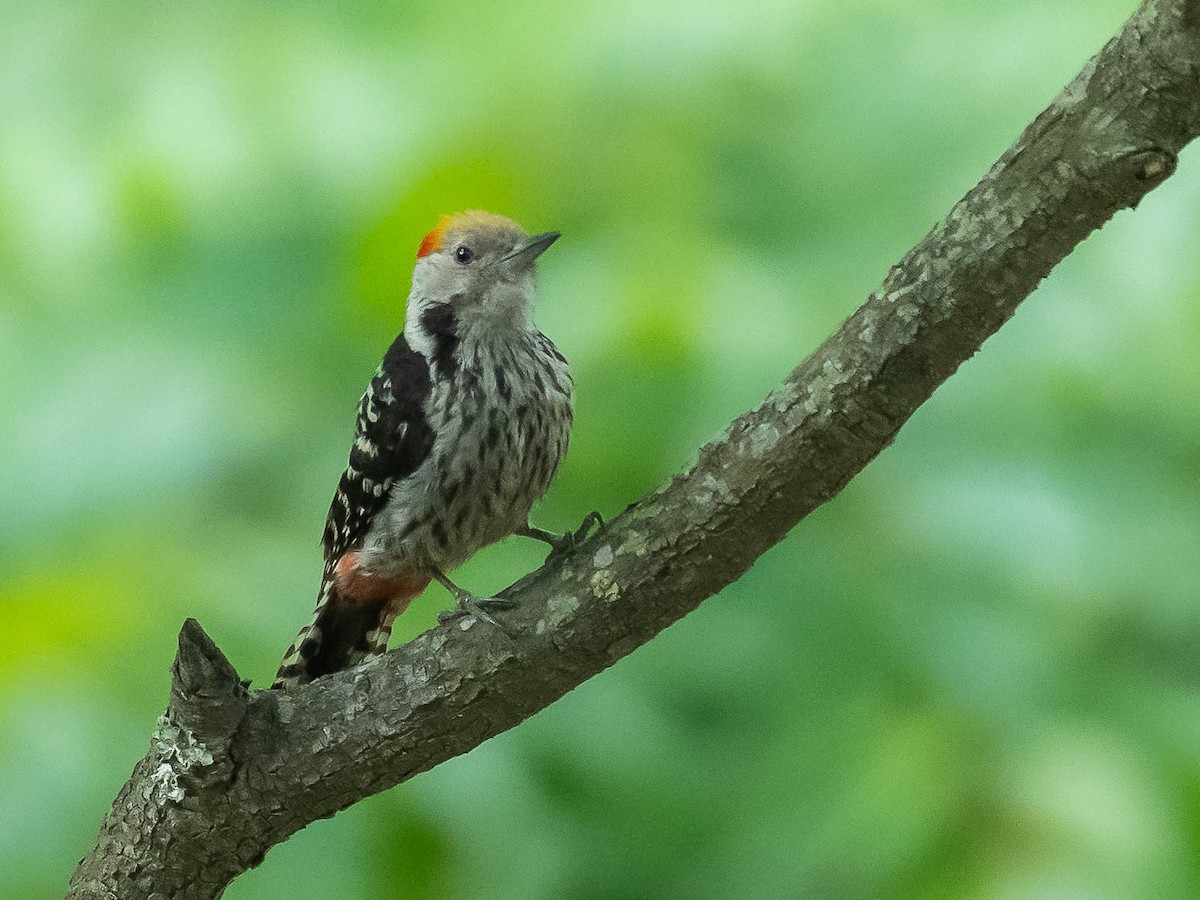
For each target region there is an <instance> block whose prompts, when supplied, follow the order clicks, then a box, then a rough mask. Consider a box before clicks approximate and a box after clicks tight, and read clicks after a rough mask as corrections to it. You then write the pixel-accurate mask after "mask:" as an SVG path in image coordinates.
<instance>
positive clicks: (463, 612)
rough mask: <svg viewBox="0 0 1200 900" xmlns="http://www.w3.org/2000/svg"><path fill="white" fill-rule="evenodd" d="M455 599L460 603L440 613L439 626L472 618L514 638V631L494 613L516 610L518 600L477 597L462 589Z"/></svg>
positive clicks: (456, 593)
mask: <svg viewBox="0 0 1200 900" xmlns="http://www.w3.org/2000/svg"><path fill="white" fill-rule="evenodd" d="M454 599H455V600H457V601H458V603H457V605H456V606H455V607H454V608H453V609H447V610H443V611H442V612H440V613H438V624H439V625H445V624H446V623H447V622H453V621H455V620H456V619H461V618H463V617H464V616H472V617H474V618H476V619H479V620H480V621H482V622H487V623H488V624H489V625H491V626H493V627H495V628H498V629H500V630H501V631H503V632H504V633H505V634H507V635H508V636H509V637H512V636H513V633H512V631H511V630H509V629H508V628H506V627H505V626H504V625H502V624H501V623H500V621H499V620H498V619H496V618H495V617H494V616H492V613H493V612H502V611H504V610H509V609H514V608H516V605H517V601H516V600H511V599H509V598H507V597H476V596H475V595H474V594H472V593H471V592H470V591H465V590H463V589H462V588H459V589H458V590H457V591H456V592H455V593H454Z"/></svg>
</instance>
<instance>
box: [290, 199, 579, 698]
mask: <svg viewBox="0 0 1200 900" xmlns="http://www.w3.org/2000/svg"><path fill="white" fill-rule="evenodd" d="M558 236H559V235H558V232H555V231H549V232H546V233H544V234H536V235H533V236H532V237H531V236H529V235H528V234H527V233H526V232H525V230H524V229H522V228H521V226H520V225H518V224H517V223H516V222H514V221H512V220H511V219H508V218H505V217H504V216H499V215H495V214H492V213H485V212H480V211H471V212H465V213H460V214H457V215H448V216H443V217H442V218H441V220H440V221H439V222H438V224H437V227H435V228H434V229H433V230H432V231H430V232H429V234H427V235H426V236H425V239H424V240H423V241H422V242H421V246H420V248H419V249H418V251H417V263H416V267H415V269H414V270H413V279H412V291H411V293H410V294H409V297H408V307H407V310H406V312H405V319H404V330H403V331H402V332H401V333H400V334H399V335H398V336H397V337H396V339H395V341H394V342H393V343H392V345H391V347H389V348H388V351H387V353H386V354H385V355H384V357H383V362H382V364H381V365H380V366H379V368H378V369H377V370H376V372H375V375H374V377H373V378H372V379H371V382H370V384H369V385H368V386H367V389H366V392H365V393H364V394H363V396H362V400H361V401H360V403H359V406H358V416H357V419H356V422H355V436H354V443H353V445H352V446H351V448H350V459H349V463H348V465H347V466H346V470H345V472H344V473H343V474H342V477H341V481H340V482H339V484H338V487H337V490H336V491H335V492H334V495H333V502H332V504H331V505H330V507H329V515H328V517H327V519H326V522H325V531H324V535H323V538H322V546H323V549H324V554H325V569H324V573H323V575H322V578H321V586H320V590H319V591H318V594H317V607H316V612H315V613H314V616H313V620H312V622H311V624H309V625H306V626H305V627H304V628H302V629H300V634H299V636H298V637H297V638H296V641H295V643H293V644H292V646H291V647H289V648H288V651H287V653H286V655H285V656H284V659H283V663H282V664H281V666H280V668H279V672H278V673H277V674H276V676H275V682H274V684H272V687H274V688H286V687H291V686H293V685H297V684H303V683H305V682H308V681H311V680H312V679H314V678H317V677H319V676H321V675H325V674H327V673H330V672H336V671H339V670H341V669H345V668H348V667H349V666H352V665H354V664H356V663H357V662H359V661H360V660H361V659H362V658H363V657H365V656H367V655H368V654H377V653H382V652H384V650H386V649H387V642H388V638H389V637H390V636H391V631H392V621H393V620H394V619H395V618H396V616H398V615H399V614H400V613H402V612H403V611H404V610H405V608H406V607H407V606H408V604H409V603H410V602H411V601H412V600H413V598H415V597H416V596H417V595H418V594H420V593H421V591H423V590H424V589H425V587H426V586H427V585H428V584H429V582H430V581H438V582H440V583H441V584H443V585H444V586H445V587H446V588H447V589H448V590H449V591H450V593H451V595H452V596H453V597H454V598H455V600H456V601H457V603H458V608H459V610H460V611H461V612H462V613H463V614H472V615H474V616H476V617H477V618H480V619H483V620H484V621H486V622H489V623H491V624H493V625H497V624H498V623H497V622H496V620H495V619H494V618H493V617H492V615H491V613H492V612H495V611H497V610H499V609H504V608H507V607H508V606H509V605H510V604H509V602H507V601H500V600H496V599H481V598H478V597H476V596H475V595H473V594H471V593H470V592H468V591H466V590H464V589H462V588H460V587H458V586H457V585H456V584H454V583H453V582H451V581H450V579H449V578H448V577H447V575H446V573H447V572H449V571H451V570H453V569H454V568H456V567H457V566H459V565H461V564H462V563H463V562H465V561H466V560H467V559H468V558H469V557H470V556H471V555H472V554H474V553H475V552H476V551H477V550H479V549H480V548H481V547H485V546H487V545H488V544H491V543H494V542H495V541H498V540H500V539H501V538H504V537H507V536H508V535H510V534H521V535H525V536H527V537H532V538H537V539H538V540H542V541H546V542H547V543H549V544H550V545H551V546H552V547H553V548H555V549H556V550H561V549H563V548H564V547H566V546H567V545H569V544H570V543H572V542H573V540H574V539H575V538H578V537H579V536H580V534H582V533H586V531H587V529H588V528H590V526H591V525H592V524H594V522H595V521H598V519H599V517H598V516H595V514H592V515H589V517H588V519H587V520H585V522H584V526H583V528H582V529H580V532H577V533H576V535H574V536H572V535H571V534H567V535H566V536H564V537H562V538H558V537H556V536H555V535H552V534H551V533H549V532H546V531H543V530H541V529H538V528H534V527H533V526H531V525H530V524H529V511H530V508H531V507H532V505H533V504H534V502H535V501H537V500H538V499H540V498H541V497H542V495H543V494H545V492H546V490H547V488H549V487H550V483H551V481H552V480H553V479H554V475H555V473H556V472H557V470H558V465H559V463H560V462H562V459H563V456H564V455H565V454H566V452H567V444H568V441H569V439H570V434H571V423H572V417H573V393H572V380H571V370H570V368H569V367H568V365H567V361H566V359H565V358H564V357H563V355H562V354H561V353H560V352H559V351H558V348H557V347H555V346H554V343H553V342H552V341H551V340H550V339H549V338H548V337H546V336H545V335H544V334H542V333H541V332H540V331H538V329H537V328H536V327H535V326H534V324H533V300H534V294H535V292H536V271H535V265H534V264H535V261H536V260H537V258H538V257H539V256H540V255H541V254H542V253H543V252H545V250H546V249H547V248H548V247H549V246H550V245H551V244H553V243H554V242H555V241H556V240H557V239H558ZM593 517H594V518H593Z"/></svg>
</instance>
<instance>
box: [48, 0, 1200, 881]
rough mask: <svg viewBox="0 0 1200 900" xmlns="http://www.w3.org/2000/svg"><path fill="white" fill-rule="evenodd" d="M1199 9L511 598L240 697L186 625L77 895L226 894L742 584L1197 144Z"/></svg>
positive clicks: (1091, 91) (1123, 35)
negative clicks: (327, 671) (494, 621)
mask: <svg viewBox="0 0 1200 900" xmlns="http://www.w3.org/2000/svg"><path fill="white" fill-rule="evenodd" d="M1198 60H1200V0H1146V2H1144V3H1143V4H1142V5H1141V6H1140V7H1139V9H1138V10H1137V12H1136V13H1135V14H1134V16H1133V18H1131V19H1130V20H1129V22H1127V23H1126V25H1125V26H1124V28H1123V29H1122V30H1121V32H1120V33H1119V34H1118V35H1117V36H1116V37H1115V38H1113V40H1112V41H1110V42H1109V43H1108V45H1107V46H1106V47H1105V48H1104V49H1103V50H1102V51H1101V52H1100V53H1099V54H1098V55H1097V56H1096V57H1095V58H1093V59H1092V60H1091V61H1089V62H1088V63H1087V65H1086V66H1085V67H1084V69H1083V71H1082V72H1081V73H1080V74H1079V75H1078V77H1076V79H1075V80H1074V81H1073V82H1072V83H1071V84H1070V85H1069V86H1068V87H1067V88H1066V89H1065V90H1064V91H1063V92H1062V93H1061V94H1060V95H1059V96H1058V97H1057V98H1056V99H1055V101H1054V102H1053V103H1052V104H1051V105H1050V107H1049V108H1048V109H1047V110H1046V111H1045V112H1043V113H1042V114H1041V115H1040V116H1038V118H1037V119H1036V120H1035V121H1034V122H1033V124H1031V125H1030V126H1029V127H1028V128H1027V129H1026V131H1025V133H1024V134H1023V135H1021V137H1020V138H1019V139H1018V140H1017V142H1016V143H1015V144H1014V145H1013V146H1012V147H1011V148H1010V149H1009V150H1008V151H1007V152H1006V153H1005V154H1004V155H1003V156H1002V157H1001V158H1000V160H999V161H998V162H997V163H996V164H995V165H994V166H993V167H992V169H991V171H990V172H988V174H987V175H986V176H985V177H984V179H983V180H982V181H981V182H980V183H979V184H978V185H977V186H976V187H975V188H974V189H973V190H971V191H970V193H968V194H967V195H966V196H965V197H964V198H963V199H962V200H960V201H959V202H958V204H957V205H955V207H954V208H953V209H952V210H951V211H950V213H949V215H947V216H946V218H945V219H944V220H943V221H942V222H940V223H939V224H938V225H937V226H935V227H934V228H933V230H932V231H930V233H929V234H928V235H926V237H925V238H924V239H923V240H922V241H921V242H920V243H919V244H918V245H917V246H916V247H914V248H913V249H912V250H911V251H910V252H909V253H908V254H907V255H906V256H905V257H904V259H902V260H901V261H900V262H899V263H898V264H897V265H895V266H894V267H893V268H892V269H891V271H890V272H889V273H888V276H887V278H886V279H885V280H884V282H883V284H882V286H881V287H880V288H879V289H878V290H877V291H876V292H875V293H874V294H872V295H871V297H870V298H869V299H868V300H867V302H866V303H865V304H864V305H863V306H862V307H861V308H860V309H859V310H858V311H857V312H855V313H854V315H852V316H851V317H850V318H849V319H847V320H846V322H845V323H843V324H842V326H841V327H840V328H839V329H838V330H837V332H836V333H834V334H833V335H832V336H831V337H830V338H829V339H828V340H826V341H825V343H824V344H822V345H821V347H820V348H819V349H818V350H817V351H816V352H814V353H813V354H812V355H811V356H810V357H809V358H808V359H806V360H805V361H804V362H803V363H801V364H800V366H799V367H798V368H797V369H796V370H795V371H794V372H792V373H791V375H789V376H788V378H787V379H786V380H785V381H784V383H783V384H782V385H780V386H779V387H778V388H776V389H775V390H774V391H773V392H772V393H771V394H770V395H769V396H768V397H767V398H766V400H765V401H764V402H763V404H762V405H761V406H759V407H758V408H757V409H755V410H752V411H751V412H749V413H747V414H745V415H743V416H741V417H740V418H738V419H737V420H736V421H734V422H733V423H732V424H731V425H730V426H729V427H728V428H727V429H726V431H725V433H724V434H723V435H722V436H721V437H720V438H719V439H718V440H715V441H713V442H712V443H710V444H708V445H707V446H705V447H703V448H702V449H701V450H700V453H699V457H698V459H697V461H696V463H695V464H694V465H693V466H692V467H691V468H690V469H689V470H688V471H686V472H685V473H683V474H680V475H677V476H676V477H675V478H673V479H672V480H671V482H670V483H669V484H668V485H666V486H664V487H663V488H661V489H660V490H658V491H657V492H656V493H654V494H652V495H651V496H649V497H646V498H645V499H643V500H641V501H639V502H638V503H636V504H634V505H632V506H631V507H629V508H628V509H627V510H626V511H625V512H624V513H623V514H622V515H621V516H619V517H618V518H617V519H616V520H615V521H614V522H613V523H612V524H611V525H610V526H609V527H608V528H606V529H604V530H603V531H602V532H600V533H599V534H597V535H594V536H593V537H592V538H590V539H589V540H588V541H587V542H586V543H584V544H583V545H582V546H581V547H580V548H579V549H578V550H577V551H576V552H575V553H574V554H572V555H569V556H566V557H564V558H561V559H556V560H555V561H553V562H551V563H548V564H547V565H546V566H544V567H543V568H542V569H540V570H539V571H537V572H535V573H533V574H532V575H530V576H528V577H526V578H524V579H522V580H521V581H520V582H519V583H518V584H516V585H514V586H513V587H512V588H510V589H509V590H508V591H506V592H505V593H506V595H507V596H511V597H514V598H519V600H520V605H519V606H518V608H517V609H516V610H515V611H514V612H512V613H508V614H505V621H506V625H507V627H509V628H510V629H511V630H512V631H513V633H514V636H513V637H511V638H510V637H508V636H506V635H504V634H502V633H500V632H498V631H496V630H495V629H492V628H488V627H486V626H483V625H481V624H479V623H475V622H474V621H473V620H470V619H467V620H463V621H461V622H458V623H454V624H449V625H442V626H440V627H438V628H435V629H434V630H432V631H429V632H426V633H425V634H423V635H421V636H420V637H418V638H416V639H415V640H413V641H411V642H410V643H408V644H407V645H405V646H403V647H400V648H398V649H397V650H394V651H392V652H390V653H388V654H387V655H385V656H383V657H380V658H378V659H376V660H373V661H371V662H369V663H367V664H366V665H364V666H361V667H359V668H356V669H353V670H351V671H347V672H342V673H339V674H337V675H334V676H332V677H329V678H324V679H320V680H318V681H317V682H314V683H313V684H310V685H307V686H304V687H301V688H298V689H295V690H290V691H285V692H257V693H254V694H248V693H247V692H246V690H245V689H244V687H243V686H242V684H241V682H240V681H239V679H238V677H237V674H236V672H235V671H234V670H233V668H232V666H230V664H229V662H228V661H227V660H226V659H225V657H224V656H223V655H222V654H221V652H220V650H219V649H217V647H216V645H215V644H214V643H213V642H212V641H211V640H210V639H209V638H208V636H207V635H206V634H205V633H204V631H203V630H202V629H201V628H200V626H199V625H197V624H196V623H195V622H194V621H193V620H188V622H186V623H185V624H184V627H183V630H182V632H181V633H180V636H179V642H180V643H179V655H178V657H177V659H176V662H175V666H174V670H173V673H174V675H173V681H172V687H171V697H170V705H169V708H168V710H167V713H166V715H165V716H163V717H162V718H161V719H160V721H159V727H158V729H157V730H156V731H155V734H154V736H153V739H152V742H151V749H150V752H149V753H148V754H147V755H146V757H145V758H144V759H142V760H141V761H140V762H139V763H138V764H137V766H136V768H135V769H134V771H133V775H132V776H131V777H130V779H129V781H128V782H127V783H126V784H125V786H124V787H123V788H122V789H121V792H120V794H119V795H118V796H117V799H116V801H115V803H114V804H113V809H112V811H111V812H110V813H109V815H108V817H107V818H106V819H105V821H104V824H103V826H102V828H101V831H100V836H99V838H98V840H97V843H96V846H95V848H94V849H93V850H92V852H91V853H90V854H89V855H88V856H87V857H85V858H84V859H83V860H82V861H81V862H80V864H79V868H78V869H77V871H76V872H75V875H74V877H73V879H72V882H71V896H72V897H105V898H115V897H121V898H136V897H151V896H159V895H161V896H172V897H215V896H218V895H219V894H220V893H221V891H222V890H223V889H224V887H225V886H226V885H227V884H228V883H229V882H230V881H231V880H232V879H233V878H235V877H236V876H237V875H238V874H240V873H241V872H243V871H245V870H246V869H247V868H249V867H251V866H254V865H255V864H257V863H258V861H260V860H261V859H262V856H263V854H264V853H266V851H267V850H268V849H269V848H270V847H272V846H273V845H275V844H277V843H279V842H280V841H283V840H286V839H287V838H288V836H289V835H291V834H293V833H294V832H296V831H297V830H299V829H300V828H303V827H304V826H305V825H307V824H308V823H309V822H312V821H314V820H315V819H318V818H322V817H326V816H330V815H332V814H333V813H335V812H337V811H338V810H340V809H344V808H346V807H347V806H350V805H351V804H353V803H355V802H357V801H358V800H361V799H362V798H364V797H366V796H369V795H370V794H373V793H376V792H378V791H381V790H384V789H386V788H389V787H391V786H393V785H395V784H398V783H400V782H402V781H404V780H406V779H408V778H411V777H412V776H413V775H415V774H417V773H419V772H423V771H425V770H427V769H429V768H432V767H433V766H436V765H437V764H439V763H441V762H443V761H445V760H447V759H450V758H451V757H454V756H457V755H458V754H460V753H464V752H466V751H467V750H470V749H471V748H473V747H475V746H477V745H478V744H479V743H481V742H482V741H484V740H486V739H487V738H489V737H491V736H492V735H495V734H498V733H499V732H501V731H504V730H506V729H508V728H512V727H513V726H514V725H516V724H517V723H519V722H521V721H522V720H523V719H525V718H526V717H528V716H530V715H532V714H533V713H534V712H537V711H538V710H540V709H542V708H543V707H545V706H547V705H548V704H550V703H552V702H554V701H555V700H556V699H558V698H559V697H561V696H562V695H563V694H565V693H566V692H567V691H569V690H571V689H572V688H573V687H575V686H576V685H578V684H580V683H581V682H582V681H584V680H585V679H587V678H590V677H591V676H592V675H595V674H596V673H598V672H600V671H601V670H602V669H604V668H606V667H607V666H609V665H611V664H612V663H613V662H614V661H615V660H617V659H620V658H621V657H622V656H624V655H626V654H627V653H630V652H631V651H632V650H634V649H635V648H636V647H638V646H640V645H641V644H643V643H645V642H646V641H648V640H650V639H651V638H652V637H654V636H655V635H656V634H658V633H659V632H660V631H661V630H662V629H664V628H665V627H666V626H667V625H669V624H671V623H672V622H674V621H675V620H677V619H679V618H680V617H682V616H683V615H685V614H687V613H688V612H690V611H691V610H692V609H694V608H695V607H696V606H697V605H698V604H699V603H700V602H701V601H702V600H703V599H704V598H706V597H709V596H711V595H712V594H714V593H716V592H717V591H719V590H720V589H721V588H723V587H724V586H725V585H727V584H729V583H730V582H732V581H734V580H735V579H737V578H738V577H740V576H741V575H742V573H743V572H745V571H746V569H748V568H749V567H750V565H751V564H752V563H753V562H754V560H755V559H757V558H758V556H759V555H761V554H762V553H763V552H764V551H765V550H766V549H767V548H769V547H770V546H772V545H773V544H775V543H776V542H777V541H779V540H780V539H781V538H782V537H783V536H784V535H785V534H786V533H787V532H788V530H789V529H791V528H792V527H793V526H794V525H795V524H796V523H797V522H798V521H799V520H800V519H802V518H803V517H804V516H805V515H806V514H807V513H809V512H810V511H812V510H813V509H814V508H815V507H817V506H818V505H820V504H822V503H824V502H825V501H827V500H829V499H830V498H831V497H833V496H834V495H836V494H837V493H838V491H840V490H841V489H842V487H844V486H845V484H846V483H847V482H848V481H849V480H850V479H851V478H852V477H853V476H854V475H855V474H857V473H858V472H859V471H860V470H861V469H862V468H863V467H864V466H865V465H866V464H867V463H868V462H869V461H870V460H871V459H872V458H874V457H875V455H876V454H878V453H879V452H880V451H881V450H883V448H884V447H886V446H887V445H888V444H889V443H890V442H891V441H892V439H893V438H894V437H895V435H896V432H897V431H898V430H899V428H900V427H901V425H903V424H904V422H905V421H906V420H907V419H908V417H909V416H910V415H912V413H913V412H914V411H915V410H916V409H917V407H918V406H919V405H920V404H921V403H923V402H924V401H925V400H926V399H927V398H928V397H929V396H930V395H931V394H932V393H933V391H934V389H935V388H936V387H937V386H938V385H939V384H941V382H942V381H944V380H945V379H946V378H948V377H949V376H950V375H951V374H953V372H954V371H955V369H957V368H958V366H959V365H960V364H961V363H962V362H963V361H964V360H966V359H967V358H968V357H970V356H971V355H972V354H973V353H974V352H975V351H976V350H977V349H978V348H979V346H980V345H981V344H982V342H983V341H984V340H985V339H986V338H987V337H988V336H989V335H990V334H992V333H993V332H994V331H995V330H996V329H998V328H999V327H1000V326H1001V325H1002V324H1003V323H1004V322H1005V321H1006V320H1007V319H1008V317H1009V316H1011V315H1012V314H1013V312H1014V311H1015V310H1016V308H1017V305H1018V304H1019V303H1020V302H1021V301H1022V300H1023V299H1024V298H1025V297H1026V296H1027V295H1028V294H1029V293H1030V291H1032V290H1033V288H1034V287H1035V286H1036V285H1037V283H1038V282H1039V281H1040V280H1041V279H1042V278H1043V277H1045V276H1046V274H1047V273H1048V272H1049V271H1050V270H1051V269H1052V268H1053V267H1054V265H1055V264H1057V263H1058V262H1059V261H1060V260H1061V259H1062V258H1063V257H1065V256H1066V255H1067V254H1068V253H1069V252H1070V251H1071V250H1072V249H1073V248H1074V247H1075V246H1076V244H1078V243H1079V242H1080V241H1082V240H1083V239H1084V238H1085V237H1086V236H1087V235H1088V234H1089V233H1090V232H1091V231H1093V230H1094V229H1096V228H1098V227H1100V226H1101V225H1102V224H1104V222H1106V221H1107V220H1108V219H1109V218H1110V217H1111V216H1112V215H1113V214H1114V213H1115V212H1116V211H1117V210H1118V209H1121V208H1123V207H1133V206H1136V205H1137V203H1138V202H1139V201H1140V200H1141V198H1142V197H1143V196H1144V195H1145V194H1146V193H1147V192H1148V191H1150V190H1151V189H1153V188H1154V187H1156V186H1157V185H1159V184H1160V183H1162V181H1164V180H1165V179H1166V178H1167V177H1169V176H1170V175H1171V174H1172V172H1173V171H1174V169H1175V164H1176V154H1177V153H1178V152H1179V150H1180V149H1181V148H1182V147H1183V146H1184V145H1185V144H1187V143H1188V142H1189V141H1191V140H1192V139H1193V138H1194V137H1195V136H1196V135H1197V133H1198V132H1200V68H1198V65H1200V63H1198Z"/></svg>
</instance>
